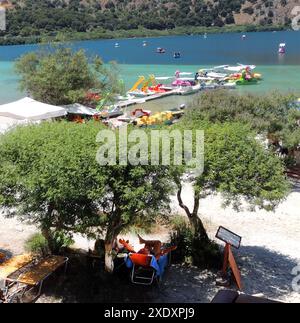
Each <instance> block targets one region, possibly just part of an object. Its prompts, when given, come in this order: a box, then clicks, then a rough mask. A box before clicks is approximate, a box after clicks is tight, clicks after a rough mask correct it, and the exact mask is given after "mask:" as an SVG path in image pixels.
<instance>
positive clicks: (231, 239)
mask: <svg viewBox="0 0 300 323" xmlns="http://www.w3.org/2000/svg"><path fill="white" fill-rule="evenodd" d="M216 238H218V239H219V240H221V241H223V242H225V243H226V246H225V249H224V263H223V270H222V272H223V275H224V277H225V276H226V274H227V269H228V267H230V269H231V271H232V273H233V276H234V278H235V281H236V284H237V286H238V288H239V290H242V279H241V273H240V271H239V268H238V266H237V263H236V261H235V259H234V256H233V253H232V250H231V247H234V248H236V249H239V248H240V246H241V241H242V237H241V236H239V235H237V234H235V233H234V232H232V231H230V230H228V229H226V228H224V227H222V226H221V227H219V230H218V232H217V234H216Z"/></svg>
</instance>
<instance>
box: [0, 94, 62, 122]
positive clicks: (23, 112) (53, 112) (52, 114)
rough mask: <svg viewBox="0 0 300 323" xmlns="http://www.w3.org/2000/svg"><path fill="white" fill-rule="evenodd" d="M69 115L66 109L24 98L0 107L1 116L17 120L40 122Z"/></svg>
mask: <svg viewBox="0 0 300 323" xmlns="http://www.w3.org/2000/svg"><path fill="white" fill-rule="evenodd" d="M66 114H67V111H66V109H64V108H62V107H57V106H54V105H50V104H46V103H42V102H38V101H35V100H33V99H31V98H24V99H21V100H19V101H15V102H12V103H8V104H3V105H1V106H0V116H2V117H6V118H12V119H16V120H28V121H38V120H46V119H52V118H58V117H62V116H65V115H66Z"/></svg>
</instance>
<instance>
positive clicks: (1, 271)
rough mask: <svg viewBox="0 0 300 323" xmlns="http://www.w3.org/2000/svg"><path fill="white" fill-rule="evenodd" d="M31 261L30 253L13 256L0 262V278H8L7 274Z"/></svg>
mask: <svg viewBox="0 0 300 323" xmlns="http://www.w3.org/2000/svg"><path fill="white" fill-rule="evenodd" d="M32 261H33V256H32V255H31V254H25V255H20V256H15V257H13V258H10V259H8V260H6V261H4V262H3V263H2V264H0V280H4V281H5V280H8V279H9V276H10V275H11V274H13V273H15V272H16V271H18V270H20V269H21V268H23V267H24V266H26V265H28V264H29V263H30V262H32Z"/></svg>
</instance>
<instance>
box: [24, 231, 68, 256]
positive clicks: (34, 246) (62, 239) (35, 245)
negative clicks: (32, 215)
mask: <svg viewBox="0 0 300 323" xmlns="http://www.w3.org/2000/svg"><path fill="white" fill-rule="evenodd" d="M73 243H74V241H73V239H72V237H71V236H70V235H69V234H66V233H64V232H54V233H53V234H52V237H51V240H50V242H48V241H47V240H46V239H45V237H44V236H43V235H42V234H41V233H35V234H33V235H32V236H30V237H29V238H28V239H27V240H26V242H25V246H24V247H25V250H26V251H27V252H31V253H34V254H36V255H40V256H46V255H48V254H50V253H51V252H52V253H55V254H58V253H60V252H61V251H62V250H63V249H65V248H68V247H70V246H71V245H72V244H73Z"/></svg>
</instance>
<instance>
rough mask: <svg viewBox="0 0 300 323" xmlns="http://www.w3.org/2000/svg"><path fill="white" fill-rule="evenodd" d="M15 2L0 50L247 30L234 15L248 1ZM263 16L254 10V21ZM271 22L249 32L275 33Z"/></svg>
mask: <svg viewBox="0 0 300 323" xmlns="http://www.w3.org/2000/svg"><path fill="white" fill-rule="evenodd" d="M13 2H14V4H16V5H15V7H14V9H10V10H8V12H7V30H6V31H5V32H0V36H3V37H2V38H1V39H0V44H7V45H8V44H22V43H27V44H28V43H36V42H47V41H49V40H50V39H51V40H53V39H59V40H62V38H64V40H66V38H67V39H93V38H94V39H95V38H118V37H130V35H131V37H137V36H141V37H145V36H147V35H149V36H155V35H158V34H159V35H163V34H168V33H170V34H173V33H175V34H182V33H189V34H190V33H197V28H199V27H200V29H198V33H201V32H203V30H202V29H201V28H203V27H206V28H212V30H216V29H218V30H220V31H221V32H223V31H224V29H225V28H223V26H224V23H225V24H228V27H229V28H233V29H234V30H236V31H238V30H240V28H243V29H245V28H247V26H243V27H239V26H235V25H234V22H235V21H234V15H233V14H234V13H238V12H240V11H241V8H242V5H243V3H245V0H223V1H214V3H212V2H209V3H207V2H206V1H191V0H189V1H177V0H168V1H163V2H162V1H160V0H151V1H150V0H146V1H143V2H140V1H136V0H131V1H109V2H107V1H96V0H90V1H88V2H83V1H77V0H73V1H65V0H56V1H52V0H22V1H13ZM281 5H282V6H283V4H281ZM250 8H251V9H249V8H248V9H246V10H247V11H248V12H250V11H249V10H253V8H254V5H252V6H251V7H250ZM251 12H252V11H251ZM259 12H260V11H258V10H256V11H255V12H253V13H252V15H253V16H255V15H257V14H258V13H259ZM272 20H273V19H272V17H269V19H268V20H266V21H265V20H263V25H262V26H259V25H258V26H256V27H255V26H252V27H251V26H248V28H249V29H251V30H253V29H260V28H274V26H272V23H273V21H272ZM268 24H270V25H268ZM282 27H283V26H281V28H282ZM142 30H143V31H142ZM168 31H170V32H168ZM145 33H147V35H146V34H145ZM62 35H64V36H63V37H62ZM122 35H123V36H122Z"/></svg>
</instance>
